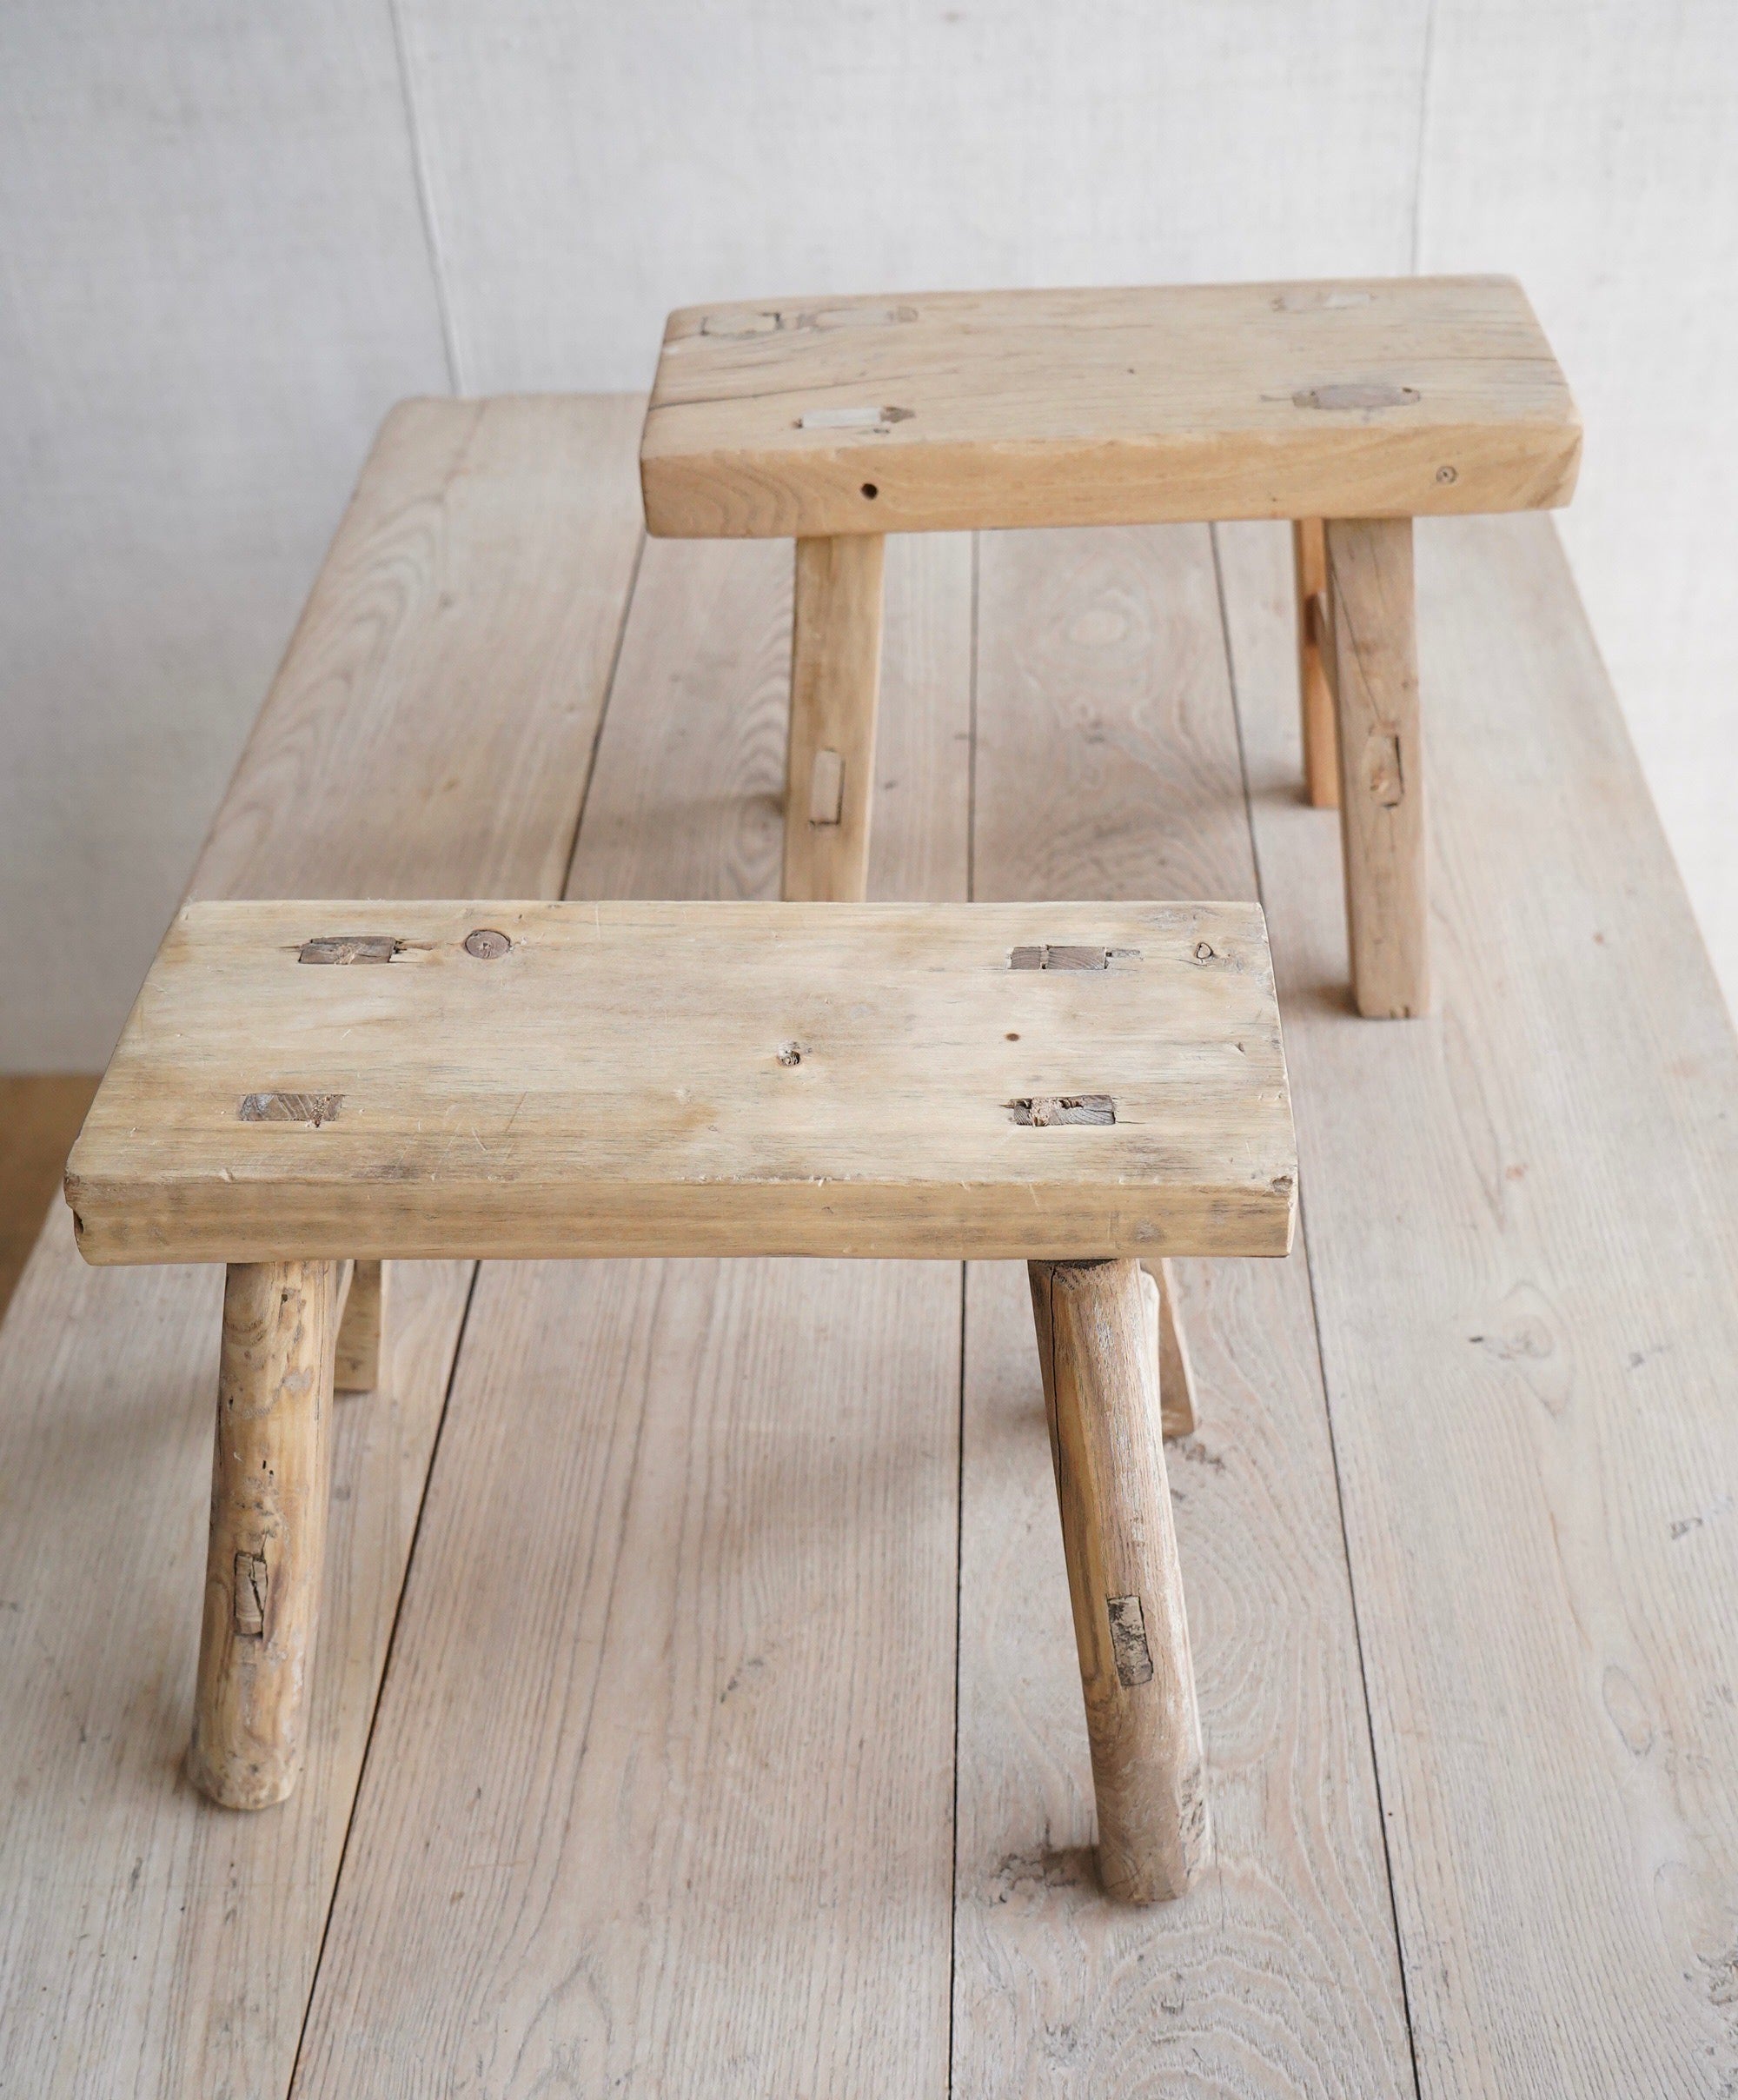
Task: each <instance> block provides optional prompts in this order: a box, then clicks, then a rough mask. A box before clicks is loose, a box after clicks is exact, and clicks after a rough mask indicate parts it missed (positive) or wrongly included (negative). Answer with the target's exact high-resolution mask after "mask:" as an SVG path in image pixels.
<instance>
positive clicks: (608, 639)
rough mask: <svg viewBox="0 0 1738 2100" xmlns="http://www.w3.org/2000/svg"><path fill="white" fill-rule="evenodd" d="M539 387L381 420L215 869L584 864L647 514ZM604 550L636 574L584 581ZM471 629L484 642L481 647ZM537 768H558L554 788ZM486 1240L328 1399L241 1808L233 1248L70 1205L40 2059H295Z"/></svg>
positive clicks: (50, 1263) (58, 1363) (262, 2085)
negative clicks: (258, 1787) (217, 1254)
mask: <svg viewBox="0 0 1738 2100" xmlns="http://www.w3.org/2000/svg"><path fill="white" fill-rule="evenodd" d="M546 409H547V412H546V415H545V417H544V422H543V429H544V437H543V441H542V442H541V449H534V448H533V447H531V446H530V445H529V444H528V442H527V429H526V427H525V418H526V416H527V415H528V414H529V410H528V409H522V408H521V409H513V410H512V411H511V412H510V413H509V414H507V415H505V416H504V417H503V416H497V415H495V414H494V405H493V404H490V405H489V406H488V407H485V408H481V409H480V408H479V407H478V406H477V404H474V403H454V404H449V405H446V406H441V405H439V404H434V403H426V404H417V405H415V407H414V408H413V409H408V410H405V411H401V412H400V413H399V414H397V415H395V416H394V417H392V418H391V419H389V421H388V426H387V428H386V429H385V431H384V432H383V433H382V436H381V453H380V455H379V456H378V458H377V459H376V461H375V462H373V463H372V464H371V465H370V467H369V468H368V469H366V470H365V472H364V475H363V486H362V497H361V501H360V502H359V506H358V508H357V511H356V512H355V515H354V516H353V517H352V518H351V519H350V520H348V521H347V522H346V524H345V526H344V527H343V528H341V530H340V534H339V536H338V540H337V542H336V543H335V547H334V549H333V553H332V556H331V560H330V563H329V564H328V568H327V569H326V570H324V571H322V581H320V582H319V583H318V584H316V586H315V594H314V598H313V600H312V601H311V603H310V608H309V611H308V614H307V615H305V616H304V618H303V620H302V623H301V625H300V627H299V628H298V629H297V632H296V636H295V641H294V642H293V643H292V645H291V648H290V650H289V655H288V656H287V657H286V658H285V661H284V664H283V668H282V671H281V672H280V673H279V675H278V678H277V680H276V682H275V685H274V688H273V690H272V694H271V697H270V698H269V701H268V702H267V705H266V709H265V712H264V714H263V715H262V719H261V722H260V726H259V729H258V732H257V735H256V738H255V741H254V742H252V743H251V744H250V745H249V750H248V753H247V754H245V755H244V757H243V759H242V764H241V766H240V768H238V771H237V774H236V780H235V787H234V788H233V790H232V793H231V794H230V796H229V798H228V799H227V800H226V801H225V803H224V806H223V808H222V812H221V813H220V815H219V817H218V820H217V822H216V826H215V827H214V830H213V833H212V835H211V838H210V840H209V841H208V843H207V846H206V849H205V853H204V855H203V857H202V861H201V864H200V868H199V871H198V874H196V879H195V887H196V890H197V891H198V892H199V893H200V894H205V895H222V894H250V893H252V894H260V893H263V894H272V893H274V892H277V893H279V894H282V893H284V892H289V893H290V894H333V893H344V892H351V893H354V892H355V891H357V890H361V891H362V892H363V893H364V894H372V895H389V894H411V895H416V894H429V893H431V892H433V893H436V894H438V893H440V892H442V891H451V890H453V889H454V888H469V887H481V885H482V884H483V883H484V882H486V881H487V882H491V883H499V884H500V885H501V886H502V887H506V888H508V889H510V890H513V891H514V892H517V893H519V894H526V893H527V892H532V891H534V890H535V889H536V888H537V887H539V885H540V883H541V882H542V881H544V880H545V879H546V877H547V876H548V875H549V871H551V870H553V871H554V874H553V880H552V884H551V886H552V887H559V885H560V881H561V873H562V869H563V866H564V858H563V856H564V854H565V853H566V851H567V843H568V841H571V839H572V836H573V832H574V821H575V818H576V815H577V812H578V809H579V806H580V796H581V794H582V793H583V789H584V780H585V772H586V759H587V752H588V751H589V748H590V746H589V742H588V741H587V739H588V734H589V732H588V731H587V733H586V734H576V733H575V732H576V724H578V723H587V724H589V723H594V722H595V721H596V719H597V714H598V709H599V707H600V704H601V695H600V692H599V691H597V690H596V689H594V683H595V680H596V677H597V675H598V673H599V671H600V668H602V667H605V666H607V662H608V660H609V655H610V652H611V649H612V648H613V646H614V634H615V632H616V629H617V628H619V625H620V616H621V612H622V608H623V604H624V601H625V596H626V589H627V579H628V576H629V575H630V573H631V569H632V564H633V559H634V547H635V545H636V544H637V542H638V538H639V526H638V521H637V517H636V516H635V515H634V513H635V505H634V479H633V444H634V434H635V429H636V426H637V422H638V406H637V404H636V403H634V402H624V403H607V402H606V403H599V402H582V403H574V404H571V405H568V404H559V403H558V404H547V405H546ZM564 432H565V433H566V435H565V436H564V435H563V433H564ZM579 433H583V434H585V435H576V434H579ZM540 460H541V462H543V463H545V464H547V467H548V469H549V471H547V472H540V471H539V470H538V468H539V462H540ZM509 461H511V462H516V463H515V464H514V477H515V478H514V483H513V485H514V487H515V488H517V490H518V494H517V495H516V496H514V497H513V498H512V500H510V501H509V500H508V494H507V485H506V484H505V483H504V482H503V478H502V475H503V469H504V468H505V466H506V464H507V462H509ZM388 468H389V469H390V479H389V480H388V478H387V470H388ZM521 476H522V477H523V478H522V479H521V478H520V477H521ZM603 570H607V572H608V573H609V574H611V575H614V577H616V578H617V579H618V582H617V585H616V587H615V595H614V599H613V601H612V600H611V599H610V598H609V596H608V595H607V593H600V592H595V591H594V589H593V588H592V583H591V581H589V580H588V579H594V578H595V577H597V576H598V575H599V574H600V571H603ZM340 579H342V588H341V583H340ZM549 601H559V602H560V603H561V605H562V606H563V607H565V608H567V614H566V615H565V616H564V617H563V618H562V619H561V620H560V621H554V622H553V623H551V622H550V621H547V620H546V619H545V618H544V617H543V615H542V612H541V608H542V607H543V605H544V604H545V603H546V602H549ZM436 628H438V629H439V630H440V632H441V635H442V637H443V639H442V641H441V643H440V645H439V646H438V647H431V646H430V644H429V641H428V636H429V634H430V632H431V630H433V629H436ZM478 628H481V629H484V630H487V631H488V632H489V633H490V634H491V635H493V636H494V646H493V647H492V648H490V649H489V650H488V651H487V652H481V653H479V654H476V655H473V654H472V653H471V652H470V650H469V646H468V641H467V639H466V637H467V636H468V635H469V634H470V633H472V632H474V631H475V630H476V629H478ZM532 645H534V648H535V650H536V651H537V652H539V653H538V654H535V655H531V654H527V653H524V652H525V651H527V648H530V647H531V646H532ZM461 664H468V665H469V666H470V667H471V669H472V672H473V674H474V680H475V681H477V682H469V681H468V680H467V679H466V678H465V677H463V676H460V675H448V670H449V668H450V669H452V670H454V671H456V669H457V668H458V667H459V666H460V665H461ZM485 680H486V681H487V682H488V690H489V692H490V693H491V694H492V696H493V697H492V700H491V704H490V705H489V707H488V708H479V707H478V704H477V691H478V686H479V683H481V682H482V681H485ZM377 694H378V695H380V696H381V707H382V710H383V712H382V714H380V715H376V714H373V713H372V712H371V710H372V708H374V705H375V696H376V695H377ZM485 716H487V718H488V727H484V721H483V718H484V717H485ZM479 739H481V741H478V740H479ZM529 753H537V754H541V756H540V757H539V758H538V759H537V760H536V761H535V762H534V763H532V762H528V761H527V754H529ZM545 766H548V767H551V768H557V769H560V768H567V774H566V791H567V797H568V800H567V803H566V805H565V806H562V805H561V803H560V802H559V801H557V800H556V799H555V798H554V797H553V796H550V795H547V794H545V793H544V792H543V790H542V788H541V786H540V784H539V782H538V781H537V780H536V779H535V777H534V776H535V774H537V772H538V771H539V770H540V768H542V767H545ZM383 813H387V814H386V815H385V816H384V817H383ZM59 1207H60V1206H56V1209H58V1208H59ZM470 1274H471V1271H470V1268H469V1266H468V1265H462V1266H461V1265H449V1264H445V1263H443V1264H439V1265H435V1266H429V1267H426V1268H423V1267H419V1268H412V1269H407V1270H406V1271H404V1272H403V1274H402V1279H401V1280H402V1284H403V1288H402V1290H401V1292H400V1293H399V1296H398V1299H397V1301H396V1303H395V1322H396V1331H395V1338H394V1363H395V1376H394V1380H393V1385H392V1388H391V1390H390V1392H386V1393H381V1394H377V1395H375V1397H373V1398H371V1399H368V1400H365V1401H361V1402H358V1403H355V1404H352V1403H349V1402H344V1403H341V1404H340V1405H339V1406H338V1408H337V1410H336V1416H335V1421H336V1433H335V1447H334V1453H333V1473H332V1477H333V1483H334V1485H333V1503H332V1509H331V1518H330V1523H329V1526H328V1537H327V1557H326V1578H325V1594H324V1601H323V1604H322V1614H321V1618H322V1631H321V1638H320V1658H321V1660H320V1662H319V1665H318V1666H317V1667H316V1669H315V1675H314V1681H313V1685H312V1687H311V1694H310V1698H311V1705H310V1709H309V1713H308V1744H309V1755H308V1763H307V1767H306V1770H305V1771H304V1774H303V1778H302V1784H301V1785H300V1786H299V1788H298V1789H297V1791H296V1792H295V1795H294V1796H293V1797H292V1798H291V1799H290V1800H289V1802H288V1803H287V1804H285V1805H284V1806H283V1807H282V1808H281V1809H279V1810H276V1811H273V1812H272V1813H271V1814H269V1815H268V1816H262V1817H247V1818H235V1817H228V1816H222V1815H219V1814H217V1813H216V1811H214V1810H213V1809H212V1808H211V1807H210V1805H209V1803H207V1802H206V1801H204V1800H203V1799H202V1797H200V1796H199V1795H198V1794H197V1793H196V1792H195V1791H194V1790H193V1789H192V1788H191V1787H190V1786H189V1785H187V1784H184V1783H182V1782H180V1781H179V1780H178V1778H177V1774H178V1772H179V1770H180V1767H181V1764H182V1758H183V1755H184V1752H185V1748H186V1742H187V1735H188V1730H189V1723H190V1721H191V1718H192V1713H193V1702H194V1665H195V1658H196V1648H197V1625H198V1598H199V1595H200V1571H201V1567H202V1562H203V1558H204V1547H205V1537H206V1527H207V1515H208V1510H209V1487H210V1478H211V1445H210V1438H211V1422H212V1404H213V1397H214V1394H215V1392H216V1380H217V1362H218V1342H219V1327H220V1313H221V1293H222V1284H221V1276H220V1273H219V1272H217V1271H216V1270H212V1269H205V1270H176V1269H150V1270H139V1271H136V1272H135V1273H130V1274H128V1275H125V1276H123V1275H119V1274H99V1273H96V1272H95V1271H90V1270H87V1269H85V1268H84V1266H83V1264H82V1263H80V1262H79V1261H78V1259H77V1257H76V1254H75V1253H74V1252H73V1245H72V1239H71V1233H70V1221H67V1222H63V1219H61V1218H59V1217H56V1218H52V1219H50V1222H49V1225H48V1226H47V1228H46V1230H45V1232H44V1233H43V1238H42V1239H41V1241H40V1242H39V1243H38V1247H37V1251H36V1254H35V1256H34V1257H33V1259H32V1262H31V1266H30V1270H29V1272H28V1273H27V1274H26V1276H25V1278H24V1280H23V1283H22V1285H21V1286H20V1288H19V1293H18V1296H17V1299H16V1300H15V1303H14V1306H13V1307H12V1310H11V1313H10V1316H9V1319H8V1321H7V1325H6V1327H5V1330H4V1333H3V1338H0V1495H3V1497H4V1509H3V1519H0V1598H4V1599H5V1600H6V1602H7V1604H8V1605H9V1606H12V1607H16V1608H11V1609H6V1610H3V1611H0V1681H3V1682H4V1684H5V1685H6V1688H7V1689H6V1697H5V1699H4V1701H3V1702H0V1787H3V1790H4V1794H5V1798H6V1799H7V1800H8V1801H9V1803H10V1804H12V1805H11V1807H10V1810H9V1813H8V1819H7V1825H6V1829H5V1831H4V1833H3V1836H0V1851H3V1859H0V1879H3V1882H4V1884H5V1886H6V1888H7V1890H8V1891H9V1897H10V1900H9V1901H8V1902H7V1903H6V1904H3V1905H0V2028H3V2031H4V2034H5V2037H6V2042H5V2061H6V2070H7V2073H8V2075H9V2076H10V2077H12V2078H14V2079H16V2081H17V2084H18V2088H19V2090H20V2091H29V2092H30V2093H32V2094H33V2095H34V2094H39V2093H40V2094H44V2095H60V2094H74V2093H77V2094H85V2093H89V2092H91V2091H93V2090H96V2089H95V2087H94V2085H93V2083H92V2081H93V2078H94V2077H96V2071H95V2070H94V2068H93V2067H96V2066H100V2067H101V2078H102V2081H103V2090H125V2091H127V2092H129V2093H136V2094H139V2095H146V2094H161V2095H163V2096H164V2100H169V2097H170V2096H174V2097H175V2100H179V2097H180V2096H182V2095H184V2094H186V2093H189V2092H212V2093H217V2092H225V2091H229V2092H235V2093H249V2094H253V2093H260V2094H270V2093H274V2092H282V2091H283V2090H285V2088H286V2087H287V2085H288V2083H289V2069H290V2064H291V2063H292V2060H293V2058H294V2055H295V2047H296V2038H297V2036H298V2034H299V2032H300V2030H301V2026H302V2019H303V2017H304V2014H305V2010H306V2006H307V2000H308V1986H309V1984H310V1982H311V1979H312V1977H313V1972H314V1965H315V1957H316V1954H317V1951H318V1949H319V1946H320V1942H321V1937H322V1932H323V1931H324V1930H325V1924H326V1919H327V1915H328V1906H329V1903H330V1897H331V1891H332V1887H333V1884H334V1882H335V1877H336V1873H337V1865H338V1857H339V1853H340V1851H341V1850H342V1844H343V1838H344V1832H345V1830H346V1828H347V1826H348V1819H349V1816H350V1812H351V1809H352V1805H353V1803H354V1798H355V1782H356V1775H357V1772H358V1770H359V1768H360V1765H361V1762H362V1750H363V1746H364V1744H365V1742H366V1740H367V1736H368V1727H369V1724H370V1720H371V1718H372V1715H373V1711H374V1701H375V1690H376V1687H377V1685H378V1684H379V1681H380V1673H381V1666H382V1664H383V1661H384V1658H385V1654H386V1646H387V1642H388V1637H389V1634H390V1631H391V1628H392V1625H393V1619H394V1615H395V1612H396V1609H397V1605H398V1597H399V1592H400V1586H401V1580H402V1577H403V1572H404V1567H405V1564H406V1560H407V1558H408V1553H409V1550H410V1540H411V1535H412V1532H413V1530H414V1528H415V1521H416V1515H417V1511H418V1509H419V1507H420V1505H421V1496H422V1492H423V1486H424V1482H425V1479H426V1477H427V1472H428V1459H429V1456H430V1453H431V1452H432V1449H433V1445H434V1434H435V1431H436V1428H437V1425H438V1424H439V1421H440V1417H441V1406H442V1403H443V1401H444V1399H445V1395H446V1390H447V1381H448V1372H449V1368H450V1366H451V1364H452V1360H453V1355H454V1348H455V1346H456V1342H457V1338H458V1330H459V1326H460V1321H461V1316H462V1313H463V1308H464V1303H465V1295H466V1292H467V1290H468V1284H469V1278H470ZM93 1571H95V1572H94V1573H93Z"/></svg>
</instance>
